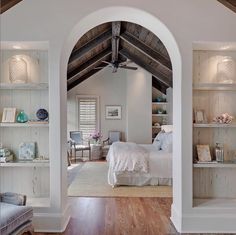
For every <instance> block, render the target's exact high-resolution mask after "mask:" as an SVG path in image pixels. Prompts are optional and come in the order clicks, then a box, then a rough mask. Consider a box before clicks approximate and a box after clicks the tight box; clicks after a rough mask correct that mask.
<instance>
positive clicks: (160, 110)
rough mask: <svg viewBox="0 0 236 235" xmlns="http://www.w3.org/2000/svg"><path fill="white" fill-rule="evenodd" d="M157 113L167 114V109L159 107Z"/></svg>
mask: <svg viewBox="0 0 236 235" xmlns="http://www.w3.org/2000/svg"><path fill="white" fill-rule="evenodd" d="M157 114H166V110H164V109H157Z"/></svg>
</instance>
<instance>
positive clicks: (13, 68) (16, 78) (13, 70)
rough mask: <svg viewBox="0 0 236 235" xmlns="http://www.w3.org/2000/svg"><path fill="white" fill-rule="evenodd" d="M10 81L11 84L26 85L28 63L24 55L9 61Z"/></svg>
mask: <svg viewBox="0 0 236 235" xmlns="http://www.w3.org/2000/svg"><path fill="white" fill-rule="evenodd" d="M9 79H10V82H11V83H26V82H27V80H28V69H27V62H26V61H25V60H24V59H23V56H22V55H15V56H12V57H11V58H10V61H9Z"/></svg>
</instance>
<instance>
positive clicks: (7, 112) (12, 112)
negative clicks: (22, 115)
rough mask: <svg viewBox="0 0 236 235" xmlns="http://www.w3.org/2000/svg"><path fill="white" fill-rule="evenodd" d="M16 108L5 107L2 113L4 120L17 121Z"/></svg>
mask: <svg viewBox="0 0 236 235" xmlns="http://www.w3.org/2000/svg"><path fill="white" fill-rule="evenodd" d="M15 120H16V108H4V109H3V113H2V122H15Z"/></svg>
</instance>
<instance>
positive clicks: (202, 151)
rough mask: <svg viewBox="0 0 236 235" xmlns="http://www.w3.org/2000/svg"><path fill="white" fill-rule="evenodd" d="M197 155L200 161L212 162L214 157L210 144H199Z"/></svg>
mask: <svg viewBox="0 0 236 235" xmlns="http://www.w3.org/2000/svg"><path fill="white" fill-rule="evenodd" d="M197 157H198V161H199V162H211V161H212V157H211V152H210V147H209V145H206V144H201V145H197Z"/></svg>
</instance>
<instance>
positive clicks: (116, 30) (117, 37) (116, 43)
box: [111, 21, 121, 72]
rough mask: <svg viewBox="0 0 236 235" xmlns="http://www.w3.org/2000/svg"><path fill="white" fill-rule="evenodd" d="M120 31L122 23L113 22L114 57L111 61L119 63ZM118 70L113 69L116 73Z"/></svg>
mask: <svg viewBox="0 0 236 235" xmlns="http://www.w3.org/2000/svg"><path fill="white" fill-rule="evenodd" d="M120 29H121V22H120V21H115V22H112V43H111V45H112V57H111V60H112V62H113V63H114V62H116V61H118V57H119V53H118V52H119V43H120ZM116 71H117V68H116V67H115V66H114V67H113V72H116Z"/></svg>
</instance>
